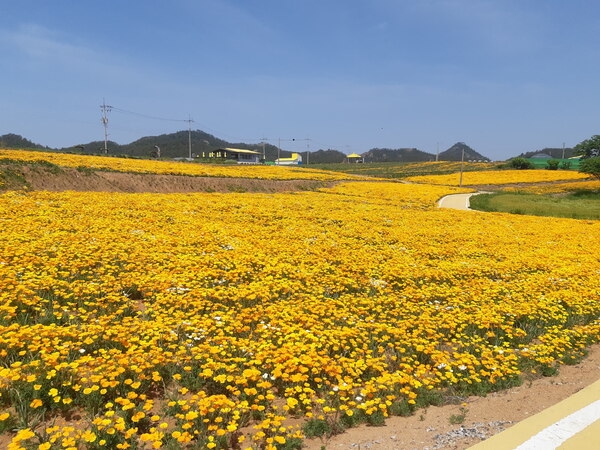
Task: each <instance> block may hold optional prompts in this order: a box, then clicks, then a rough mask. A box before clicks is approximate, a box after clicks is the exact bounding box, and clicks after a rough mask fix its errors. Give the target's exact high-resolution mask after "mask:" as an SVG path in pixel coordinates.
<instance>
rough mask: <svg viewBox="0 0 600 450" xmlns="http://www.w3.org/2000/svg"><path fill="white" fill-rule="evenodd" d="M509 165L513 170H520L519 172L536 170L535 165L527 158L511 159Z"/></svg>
mask: <svg viewBox="0 0 600 450" xmlns="http://www.w3.org/2000/svg"><path fill="white" fill-rule="evenodd" d="M508 164H509V166H510V167H511V168H513V169H519V170H524V169H533V168H534V165H533V163H532V162H531V161H529V160H528V159H527V158H521V157H517V158H513V159H511V160H510V161H509V162H508Z"/></svg>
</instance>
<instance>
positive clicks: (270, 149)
mask: <svg viewBox="0 0 600 450" xmlns="http://www.w3.org/2000/svg"><path fill="white" fill-rule="evenodd" d="M190 138H191V143H192V155H194V156H197V157H202V156H203V154H204V155H208V152H210V151H212V150H215V149H217V148H223V147H233V148H245V149H250V150H255V151H259V152H261V153H264V154H265V159H266V160H267V161H274V160H275V159H276V158H278V157H282V158H286V157H289V156H291V154H292V152H291V151H286V150H280V149H278V148H277V146H275V145H272V144H269V143H266V142H265V143H258V144H247V143H243V142H238V143H232V142H227V141H224V140H222V139H219V138H217V137H215V136H213V135H211V134H208V133H205V132H203V131H200V130H194V131H191V133H190V132H189V131H178V132H176V133H170V134H161V135H160V136H146V137H143V138H141V139H138V140H137V141H134V142H131V143H130V144H126V145H121V144H117V143H116V142H112V141H108V142H107V149H108V154H111V155H123V156H131V157H149V156H151V155H152V153H153V152H154V150H155V147H156V146H158V147H159V148H160V150H161V152H160V153H161V157H165V158H186V157H189V153H190V146H189V143H190ZM0 148H26V149H39V150H48V151H60V152H76V153H87V154H102V153H104V141H93V142H89V143H87V144H80V145H75V146H72V147H64V148H57V149H53V148H50V147H47V146H43V145H41V144H36V143H34V142H31V141H30V140H28V139H26V138H24V137H22V136H19V135H17V134H5V135H2V136H0ZM463 152H464V154H463ZM562 152H563V149H562V148H559V149H542V150H538V151H534V152H529V153H525V154H521V155H519V156H521V157H526V158H528V157H531V156H535V155H539V154H548V156H550V157H552V158H561V157H562ZM572 154H573V150H572V149H570V148H569V149H565V157H570V156H572ZM302 155H303V156H304V161H305V163H306V156H308V162H309V163H310V164H319V163H341V162H344V161H346V154H344V153H342V152H340V151H338V150H333V149H327V150H324V149H319V150H316V151H311V152H309V154H308V155H306V152H302ZM463 155H464V160H465V161H490V159H489V158H487V157H485V156H483V155H481V154H480V153H478V152H477V151H475V150H473V149H472V148H471V147H469V146H468V145H467V144H465V143H464V142H457V143H456V144H454V145H453V146H452V147H450V148H448V149H447V150H444V151H443V152H441V153H439V154H438V155H435V154H433V153H428V152H424V151H422V150H419V149H417V148H397V149H391V148H373V149H371V150H369V151H368V152H365V153H363V154H362V155H361V156H362V157H363V159H364V161H365V162H420V161H435V160H439V161H460V160H461V159H462V158H463Z"/></svg>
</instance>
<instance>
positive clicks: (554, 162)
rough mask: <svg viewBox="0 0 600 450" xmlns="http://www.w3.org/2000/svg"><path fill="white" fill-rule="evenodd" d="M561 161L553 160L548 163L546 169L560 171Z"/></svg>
mask: <svg viewBox="0 0 600 450" xmlns="http://www.w3.org/2000/svg"><path fill="white" fill-rule="evenodd" d="M559 164H560V161H559V160H558V159H551V160H549V161H548V162H547V163H546V169H548V170H558V165H559Z"/></svg>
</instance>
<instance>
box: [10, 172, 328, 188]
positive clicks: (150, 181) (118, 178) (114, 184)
mask: <svg viewBox="0 0 600 450" xmlns="http://www.w3.org/2000/svg"><path fill="white" fill-rule="evenodd" d="M0 172H1V173H3V174H4V186H2V188H3V189H5V190H6V189H23V188H29V189H32V190H45V191H55V192H56V191H100V192H156V193H178V192H289V191H307V190H314V189H317V188H319V187H323V186H328V185H330V184H331V183H325V182H320V181H313V180H264V179H251V178H217V177H193V176H184V175H156V174H135V173H122V172H103V171H81V170H78V169H74V168H60V169H53V168H47V167H44V166H37V165H31V166H29V165H23V166H15V165H11V166H0Z"/></svg>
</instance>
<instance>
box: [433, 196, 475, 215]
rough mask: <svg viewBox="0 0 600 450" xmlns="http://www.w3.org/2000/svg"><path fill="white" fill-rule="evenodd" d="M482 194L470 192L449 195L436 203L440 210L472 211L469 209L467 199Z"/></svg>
mask: <svg viewBox="0 0 600 450" xmlns="http://www.w3.org/2000/svg"><path fill="white" fill-rule="evenodd" d="M482 193H483V192H471V193H469V194H450V195H446V196H445V197H442V198H441V199H440V201H439V202H438V207H440V208H450V209H460V210H463V211H467V210H468V211H472V210H471V208H469V199H470V198H471V197H472V196H473V195H477V194H482Z"/></svg>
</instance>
